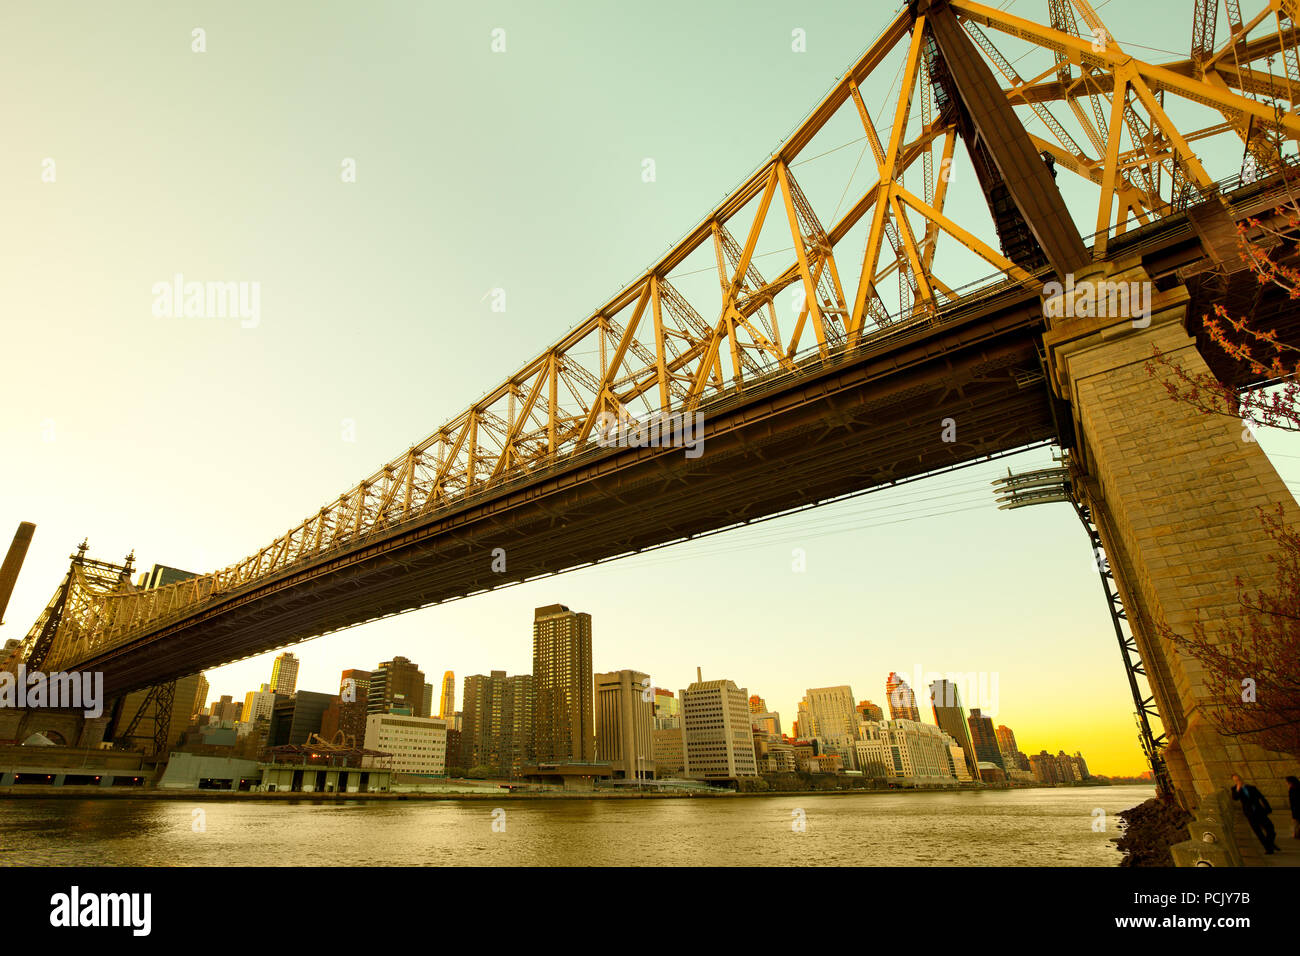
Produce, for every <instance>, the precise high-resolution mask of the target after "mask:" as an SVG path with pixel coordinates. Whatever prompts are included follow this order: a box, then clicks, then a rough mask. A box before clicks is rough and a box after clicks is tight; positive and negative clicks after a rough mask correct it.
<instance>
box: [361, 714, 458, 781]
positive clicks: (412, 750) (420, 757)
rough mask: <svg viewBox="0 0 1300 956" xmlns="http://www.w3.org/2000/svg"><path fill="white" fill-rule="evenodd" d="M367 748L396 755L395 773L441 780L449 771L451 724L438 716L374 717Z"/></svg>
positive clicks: (369, 724)
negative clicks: (448, 748)
mask: <svg viewBox="0 0 1300 956" xmlns="http://www.w3.org/2000/svg"><path fill="white" fill-rule="evenodd" d="M365 746H366V749H367V750H380V751H383V752H384V753H387V754H392V757H393V772H394V773H410V774H420V775H423V776H432V777H441V776H443V775H444V774H445V773H446V772H447V722H446V721H445V720H439V719H438V718H436V717H406V716H400V715H397V714H391V713H381V714H370V715H369V716H367V717H366V744H365Z"/></svg>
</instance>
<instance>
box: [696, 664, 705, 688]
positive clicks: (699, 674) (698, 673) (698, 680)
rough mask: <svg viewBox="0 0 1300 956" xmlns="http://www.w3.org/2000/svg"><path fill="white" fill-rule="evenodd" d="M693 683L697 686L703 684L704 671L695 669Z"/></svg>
mask: <svg viewBox="0 0 1300 956" xmlns="http://www.w3.org/2000/svg"><path fill="white" fill-rule="evenodd" d="M695 683H697V684H703V683H704V671H702V670H700V668H698V667H697V668H695Z"/></svg>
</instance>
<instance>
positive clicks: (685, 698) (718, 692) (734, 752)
mask: <svg viewBox="0 0 1300 956" xmlns="http://www.w3.org/2000/svg"><path fill="white" fill-rule="evenodd" d="M748 696H749V694H748V691H746V690H745V688H743V687H737V686H736V685H735V684H734V683H732V682H731V681H729V680H710V681H706V680H704V678H703V677H702V676H701V675H700V673H699V671H698V670H697V671H696V681H695V683H694V684H691V685H690V686H689V687H687V688H686V689H685V690H683V691H681V700H682V735H683V738H684V741H685V751H686V753H685V758H686V759H685V763H686V768H685V773H686V775H687V776H689V777H696V778H700V779H704V780H734V779H735V778H736V777H753V776H757V774H758V761H757V760H756V759H755V757H754V732H753V729H752V727H751V724H750V715H749V701H748V700H747V699H746V698H747V697H748Z"/></svg>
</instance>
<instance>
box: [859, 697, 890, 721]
mask: <svg viewBox="0 0 1300 956" xmlns="http://www.w3.org/2000/svg"><path fill="white" fill-rule="evenodd" d="M857 710H858V719H859V720H869V721H872V722H878V721H881V720H884V719H885V712H884V711H883V710H881V709H880V708H879V707H877V706H876V705H875V704H873V703H872V702H871V701H869V700H860V701H858V707H857Z"/></svg>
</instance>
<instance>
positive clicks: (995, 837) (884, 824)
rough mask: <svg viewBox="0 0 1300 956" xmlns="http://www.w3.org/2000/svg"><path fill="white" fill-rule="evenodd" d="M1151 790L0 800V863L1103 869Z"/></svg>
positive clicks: (1115, 855) (1111, 860)
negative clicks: (1122, 824) (1123, 816)
mask: <svg viewBox="0 0 1300 956" xmlns="http://www.w3.org/2000/svg"><path fill="white" fill-rule="evenodd" d="M1152 794H1153V791H1152V790H1151V789H1150V788H1148V787H1139V786H1124V787H1071V788H1058V789H1034V790H997V791H989V792H984V793H980V792H959V793H944V792H929V793H927V792H921V793H863V794H796V795H790V796H771V797H749V796H745V797H741V796H723V797H706V798H696V799H646V800H629V799H563V800H559V799H555V800H547V799H517V800H509V799H502V800H500V801H483V800H439V801H415V800H410V801H400V802H390V801H385V802H364V801H351V802H345V803H337V804H336V803H311V802H309V801H306V800H304V801H295V802H293V803H278V802H276V803H271V802H261V801H253V800H230V801H225V800H222V801H212V800H203V801H193V802H191V801H187V800H184V799H179V800H149V799H134V798H117V799H100V800H81V799H25V798H24V799H4V798H3V797H0V866H51V865H99V866H105V865H107V866H117V865H121V866H218V867H220V866H340V865H348V866H356V865H372V866H385V865H424V866H459V865H479V866H611V865H613V866H636V865H647V864H648V865H668V866H693V865H722V866H730V865H746V866H807V865H819V866H842V865H847V866H893V865H921V866H927V865H930V866H948V865H951V866H1116V865H1118V863H1119V860H1120V853H1119V851H1117V850H1116V849H1115V846H1114V844H1113V843H1111V839H1112V838H1113V837H1116V836H1118V835H1119V819H1118V817H1117V816H1116V814H1117V813H1118V812H1119V811H1121V810H1126V809H1128V808H1129V807H1133V806H1136V805H1137V804H1139V803H1141V802H1142V801H1143V800H1146V799H1148V798H1149V797H1150V796H1152ZM196 810H201V811H202V814H201V815H197V814H196V812H195V811H196ZM1098 810H1100V811H1101V813H1100V814H1099V813H1097V812H1096V811H1098ZM501 811H504V812H501ZM1103 814H1104V816H1103ZM200 824H201V826H200ZM1103 825H1104V829H1101V827H1102V826H1103Z"/></svg>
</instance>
